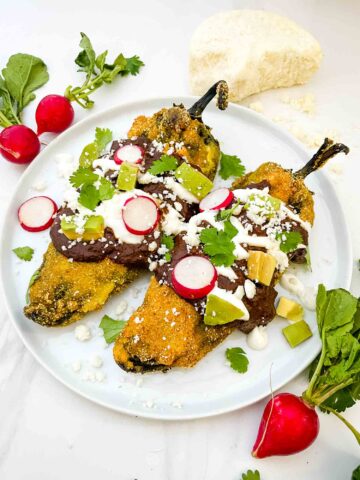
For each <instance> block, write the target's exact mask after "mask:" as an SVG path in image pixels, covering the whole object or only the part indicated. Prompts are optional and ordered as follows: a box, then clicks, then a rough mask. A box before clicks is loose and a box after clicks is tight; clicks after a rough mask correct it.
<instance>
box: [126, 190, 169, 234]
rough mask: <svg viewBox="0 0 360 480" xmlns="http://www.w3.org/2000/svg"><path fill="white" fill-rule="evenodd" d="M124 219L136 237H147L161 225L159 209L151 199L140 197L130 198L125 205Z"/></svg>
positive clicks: (128, 228)
mask: <svg viewBox="0 0 360 480" xmlns="http://www.w3.org/2000/svg"><path fill="white" fill-rule="evenodd" d="M122 218H123V220H124V224H125V227H126V228H127V230H128V231H129V232H130V233H133V234H134V235H147V234H148V233H151V232H152V231H153V230H154V229H155V227H156V225H157V224H158V223H159V219H160V213H159V209H158V207H157V205H156V203H155V202H154V200H152V199H151V198H149V197H145V196H143V195H140V196H138V197H131V198H128V199H127V200H126V202H125V204H124V208H123V211H122Z"/></svg>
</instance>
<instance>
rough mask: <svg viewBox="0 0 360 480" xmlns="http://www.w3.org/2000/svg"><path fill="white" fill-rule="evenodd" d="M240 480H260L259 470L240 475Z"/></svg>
mask: <svg viewBox="0 0 360 480" xmlns="http://www.w3.org/2000/svg"><path fill="white" fill-rule="evenodd" d="M241 480H261V477H260V472H259V470H248V471H247V472H246V473H243V474H242V477H241Z"/></svg>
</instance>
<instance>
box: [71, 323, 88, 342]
mask: <svg viewBox="0 0 360 480" xmlns="http://www.w3.org/2000/svg"><path fill="white" fill-rule="evenodd" d="M74 333H75V338H76V340H79V342H86V341H87V340H90V338H91V330H90V328H89V327H88V326H87V325H77V326H76V327H75V330H74Z"/></svg>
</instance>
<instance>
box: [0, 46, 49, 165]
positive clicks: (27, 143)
mask: <svg viewBox="0 0 360 480" xmlns="http://www.w3.org/2000/svg"><path fill="white" fill-rule="evenodd" d="M48 79H49V74H48V72H47V67H46V65H45V63H44V62H43V61H42V60H41V59H40V58H37V57H34V56H33V55H28V54H25V53H17V54H16V55H12V56H11V57H10V58H9V60H8V62H7V64H6V67H5V68H4V69H3V70H2V76H1V75H0V99H1V101H0V126H2V127H4V130H3V131H2V132H1V133H0V153H1V155H2V156H3V157H4V158H6V160H9V161H10V162H13V163H29V162H31V161H32V160H33V159H34V158H35V157H36V155H37V154H38V153H39V151H40V142H39V139H38V138H37V136H36V134H35V132H33V131H32V130H31V129H30V128H28V127H25V125H21V114H22V112H23V110H24V108H25V107H26V106H27V105H28V104H29V103H30V102H31V101H32V100H34V98H35V94H34V93H33V92H34V90H36V89H38V88H39V87H41V86H42V85H44V84H45V83H46V82H47V81H48Z"/></svg>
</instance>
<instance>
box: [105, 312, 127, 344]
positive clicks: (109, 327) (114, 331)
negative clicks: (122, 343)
mask: <svg viewBox="0 0 360 480" xmlns="http://www.w3.org/2000/svg"><path fill="white" fill-rule="evenodd" d="M125 325H126V322H125V320H114V319H112V318H111V317H109V316H108V315H104V316H103V317H102V319H101V322H100V324H99V328H101V329H102V330H103V332H104V338H105V341H106V343H113V342H115V340H116V338H117V337H118V335H119V333H120V332H121V331H122V329H123V328H124V327H125Z"/></svg>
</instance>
